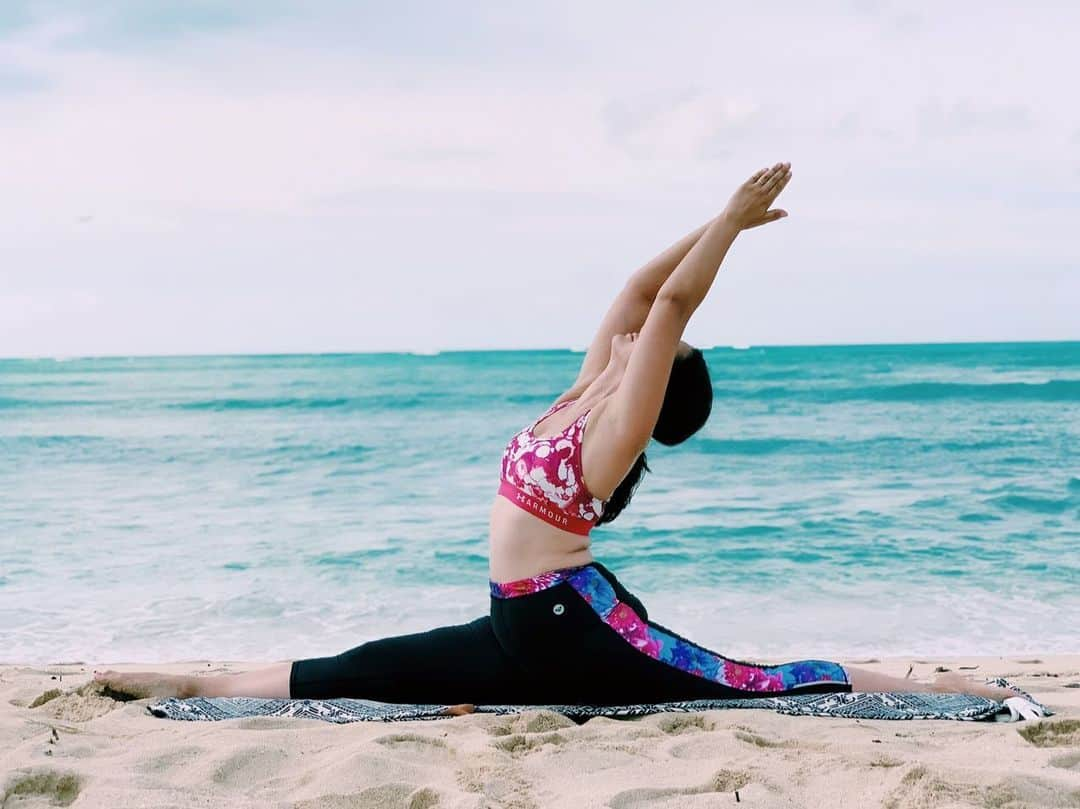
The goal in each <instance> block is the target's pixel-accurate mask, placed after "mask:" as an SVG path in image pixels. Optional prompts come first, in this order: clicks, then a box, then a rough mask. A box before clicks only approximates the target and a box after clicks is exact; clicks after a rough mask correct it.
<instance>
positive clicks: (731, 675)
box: [491, 565, 850, 692]
mask: <svg viewBox="0 0 1080 809" xmlns="http://www.w3.org/2000/svg"><path fill="white" fill-rule="evenodd" d="M563 582H568V583H569V584H570V586H571V587H572V588H573V589H574V590H575V591H576V592H577V593H578V594H579V595H580V596H581V597H582V598H584V599H585V601H586V602H587V603H588V604H589V606H590V607H592V608H593V610H594V611H595V612H596V614H597V615H599V616H600V617H601V619H603V621H604V623H606V624H607V625H608V626H610V627H611V628H612V629H614V630H615V631H616V632H618V633H619V635H620V636H621V637H622V638H623V639H624V640H625V641H626V642H627V643H629V644H630V645H631V646H633V647H634V648H635V649H637V650H638V651H639V652H642V653H643V654H647V655H648V656H649V657H652V658H655V659H656V660H659V661H661V662H663V663H667V664H668V665H670V666H673V667H674V668H677V669H679V670H680V671H685V672H687V673H689V674H693V675H695V676H697V677H704V678H706V679H708V680H713V681H715V682H718V683H721V684H723V685H726V686H729V687H731V688H737V689H739V690H740V691H751V692H773V691H788V690H790V689H793V688H798V687H800V686H808V685H820V684H825V683H827V684H836V685H846V684H849V682H850V681H849V680H848V676H847V672H846V671H844V667H843V666H841V665H840V664H839V663H833V662H831V661H829V660H796V661H794V662H791V663H781V664H780V665H776V666H765V665H757V664H754V663H743V662H739V661H736V660H729V659H728V658H726V657H724V656H723V655H720V654H717V653H716V652H712V651H709V650H708V649H703V648H702V647H700V646H697V645H696V644H693V643H691V642H690V641H688V640H686V639H684V638H680V637H678V636H676V635H673V634H671V633H670V632H666V631H665V630H663V629H661V628H659V627H657V626H653V625H652V624H650V623H649V622H648V621H645V620H643V619H642V618H641V617H640V616H639V615H638V614H637V612H635V611H634V609H633V608H632V607H631V606H630V605H629V604H626V603H625V602H622V601H619V599H618V596H616V594H615V589H614V588H613V587H612V586H611V582H609V581H608V580H607V579H606V578H604V575H603V574H602V573H600V571H598V570H597V569H596V568H595V567H592V566H591V565H585V566H583V567H571V568H564V569H562V570H552V571H549V572H547V573H541V574H540V575H539V576H533V577H532V578H528V579H519V580H517V581H511V582H491V594H492V595H493V596H494V597H495V598H515V597H517V596H525V595H531V594H533V593H539V592H541V591H542V590H547V589H548V588H549V587H554V586H556V585H558V584H562V583H563Z"/></svg>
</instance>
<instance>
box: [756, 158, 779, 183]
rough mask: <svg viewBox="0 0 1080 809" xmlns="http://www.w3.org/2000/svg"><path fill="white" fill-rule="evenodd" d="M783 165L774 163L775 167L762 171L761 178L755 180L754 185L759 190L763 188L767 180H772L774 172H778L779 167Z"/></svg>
mask: <svg viewBox="0 0 1080 809" xmlns="http://www.w3.org/2000/svg"><path fill="white" fill-rule="evenodd" d="M783 165H784V164H783V163H776V164H775V165H773V166H772V167H770V168H767V169H763V170H762V172H761V176H760V177H758V178H757V180H756V181H755V185H757V186H758V187H759V188H763V187H764V186H765V184H766V183H768V182H769V180H771V179H772V178H773V176H774V175H775V174H776V172H777V171H779V169H780V167H781V166H783Z"/></svg>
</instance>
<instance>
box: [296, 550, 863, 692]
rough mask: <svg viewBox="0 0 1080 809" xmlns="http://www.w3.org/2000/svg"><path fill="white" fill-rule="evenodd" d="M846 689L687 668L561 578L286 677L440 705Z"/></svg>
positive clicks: (316, 688) (299, 688)
mask: <svg viewBox="0 0 1080 809" xmlns="http://www.w3.org/2000/svg"><path fill="white" fill-rule="evenodd" d="M591 566H592V567H595V568H596V569H597V570H598V571H599V572H600V573H601V574H603V577H604V578H605V579H607V581H608V582H610V584H611V587H612V588H613V589H614V591H615V595H616V596H617V597H618V600H619V601H620V602H623V603H624V604H627V605H628V606H630V607H631V608H633V610H634V611H635V612H636V613H637V615H639V616H640V617H641V618H642V619H643V620H645V621H647V620H648V615H647V613H646V611H645V607H644V605H643V604H642V603H641V602H640V601H639V600H638V599H637V598H636V597H635V596H633V595H632V594H631V593H629V592H628V591H627V590H626V588H624V587H623V586H622V585H621V584H620V583H619V582H618V580H617V579H616V578H615V576H614V574H612V573H611V571H609V570H608V569H607V568H605V567H604V566H603V565H601V564H600V563H598V562H593V563H592V564H591ZM650 626H653V627H656V628H658V629H663V631H664V632H667V633H668V634H670V635H675V633H673V632H671V630H668V629H664V628H663V627H660V626H659V625H658V624H655V623H651V622H650ZM676 637H679V636H676ZM680 639H681V640H683V641H685V639H684V638H680ZM686 643H689V641H686ZM694 648H695V649H701V647H694ZM704 651H706V652H707V650H704ZM709 654H713V653H711V652H710V653H709ZM744 665H751V666H756V665H759V664H754V663H749V664H744ZM785 665H795V664H785ZM850 690H851V685H850V684H848V683H839V682H831V683H818V684H813V685H804V686H800V687H799V688H798V689H797V690H796V689H792V690H788V691H771V692H769V693H767V694H765V693H762V692H760V691H745V690H740V689H738V688H733V687H731V686H729V685H726V684H723V683H719V682H715V681H713V680H710V679H706V678H705V677H701V676H697V675H695V674H691V673H689V672H687V671H683V670H681V669H679V668H676V667H674V666H673V665H671V664H670V663H667V662H662V661H661V660H658V659H656V658H654V657H650V656H649V655H647V654H644V653H643V652H641V651H640V650H638V649H636V648H634V647H633V646H632V645H630V643H628V642H627V641H626V640H625V639H624V638H623V637H622V636H621V635H620V634H619V633H618V632H617V631H616V630H615V629H613V628H612V627H611V626H609V625H608V624H607V623H605V622H604V620H603V619H602V618H601V617H600V615H599V614H597V612H595V611H594V610H593V608H592V607H590V606H589V604H588V603H587V602H586V601H585V599H583V598H582V597H581V596H580V595H579V594H578V593H577V592H576V591H575V590H574V589H573V588H572V587H571V585H570V584H569V583H567V582H563V583H561V584H558V585H556V586H554V587H550V588H549V589H546V590H542V591H540V592H536V593H531V594H529V595H525V596H518V597H515V598H494V597H493V598H492V599H491V613H490V615H486V616H484V617H483V618H477V619H476V620H475V621H472V622H470V623H467V624H460V625H457V626H446V627H441V628H439V629H433V630H430V631H428V632H418V633H416V634H413V635H400V636H397V637H392V638H384V639H382V640H374V641H369V642H368V643H364V644H362V645H360V646H357V647H356V648H354V649H350V650H348V651H346V652H342V653H341V654H339V655H335V656H333V657H319V658H310V659H307V660H297V661H294V662H293V664H292V671H291V674H290V677H289V693H290V695H291V696H292V697H293V698H294V699H329V698H335V697H353V698H358V699H371V700H378V701H381V702H397V703H425V704H437V705H451V704H460V703H471V704H474V705H499V704H519V705H529V704H531V705H539V704H563V705H581V704H591V705H627V704H632V703H643V702H673V701H679V700H693V699H725V698H736V697H748V696H782V695H786V694H789V693H800V694H806V693H820V692H824V691H850Z"/></svg>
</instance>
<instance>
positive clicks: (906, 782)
mask: <svg viewBox="0 0 1080 809" xmlns="http://www.w3.org/2000/svg"><path fill="white" fill-rule="evenodd" d="M845 662H848V663H851V664H861V665H863V666H864V667H865V668H870V669H874V670H879V671H885V672H888V673H892V674H897V675H899V676H903V675H904V674H905V673H906V672H907V670H908V667H909V666H910V665H911V664H912V663H914V672H913V676H915V677H918V678H920V679H923V680H926V679H930V678H932V677H933V673H934V670H935V668H937V667H938V666H944V667H947V668H950V669H953V670H956V669H958V668H959V667H961V666H978V668H977V669H974V670H971V671H970V673H973V674H976V675H978V676H979V677H980V678H981V677H991V676H1005V677H1008V678H1009V679H1010V680H1011V681H1012V682H1013V683H1015V684H1016V685H1019V686H1020V687H1022V688H1024V689H1026V690H1028V691H1029V692H1031V693H1032V694H1033V695H1034V696H1035V697H1036V698H1038V699H1040V700H1041V701H1043V702H1044V703H1046V704H1047V705H1048V706H1049V707H1050V708H1051V709H1052V710H1054V711H1055V712H1056V715H1055V716H1053V717H1050V718H1048V719H1044V720H1041V721H1037V722H1020V723H1015V724H1010V723H991V722H957V721H923V720H919V721H865V720H850V719H831V718H820V717H790V716H782V715H779V714H776V713H774V712H772V711H767V710H726V711H710V712H705V713H700V714H660V715H656V716H650V717H645V718H642V719H636V720H631V721H624V720H612V719H605V718H599V719H592V720H590V721H589V722H587V723H585V724H584V725H575V724H573V723H572V722H570V721H568V720H566V719H565V718H564V717H561V716H558V715H556V714H551V713H547V712H542V711H532V712H528V713H526V714H522V715H520V716H503V717H500V716H491V715H470V716H463V717H457V718H452V719H441V720H435V721H427V722H392V723H375V722H362V723H355V724H350V725H331V724H327V723H323V722H318V721H312V720H296V719H275V718H259V719H248V720H231V721H226V722H175V721H170V720H165V719H157V718H155V717H153V716H151V715H150V714H149V713H148V712H147V710H146V706H147V704H149V703H150V702H151V700H137V701H132V702H114V701H113V700H111V699H107V698H105V697H102V696H100V695H97V694H94V693H92V691H93V687H92V686H91V687H89V688H85V689H82V691H83V692H84V693H81V694H80V693H78V691H77V689H79V687H80V686H84V685H86V684H87V683H88V682H89V681H90V678H91V676H92V672H93V670H94V669H95V668H97V669H105V668H116V669H119V670H123V671H138V670H145V669H147V668H159V669H162V670H166V671H171V672H175V673H181V672H203V673H207V674H210V673H216V672H221V671H243V670H246V669H248V668H252V667H254V665H255V664H251V663H220V662H207V661H195V662H187V663H176V664H171V665H168V666H158V667H150V666H147V665H146V664H135V665H130V664H129V665H124V664H108V665H99V664H89V665H86V664H79V663H74V664H70V663H68V664H58V665H52V666H44V667H33V666H18V665H3V666H0V697H2V699H0V706H2V707H0V758H2V761H3V763H2V765H0V770H2V773H0V775H2V779H3V780H2V784H0V806H2V807H3V808H4V809H9V807H16V806H18V807H37V806H67V805H71V806H74V807H98V806H101V807H155V808H156V809H157V808H160V809H164V808H165V807H189V806H191V807H194V806H199V807H207V806H223V807H236V808H239V807H297V808H298V809H300V808H301V807H303V808H304V809H307V808H309V807H310V809H316V808H317V807H327V808H328V809H345V807H350V809H367V808H370V809H396V808H397V807H402V808H405V807H408V809H429V808H430V807H468V809H479V808H480V807H513V808H514V809H529V808H530V807H568V808H573V809H588V808H589V807H611V809H638V808H640V809H661V807H668V808H669V809H673V808H674V807H679V809H695V808H697V807H700V808H701V809H704V807H731V806H736V805H738V806H739V807H743V806H745V807H748V809H749V807H830V809H838V808H839V807H874V806H884V807H892V809H905V808H907V807H912V808H914V807H969V806H979V807H998V808H999V809H1005V808H1006V807H1010V808H1011V807H1080V655H1066V656H1063V655H1051V656H1042V655H1032V656H1023V657H1016V658H1012V657H1004V658H998V657H982V658H966V659H956V658H951V659H945V658H941V659H920V660H919V661H914V660H912V659H910V658H896V659H891V660H884V661H881V662H876V661H875V662H866V661H856V660H848V661H845ZM50 689H60V690H61V691H62V692H63V693H62V694H61V696H58V697H55V698H53V699H50V700H48V701H46V702H44V703H43V704H40V705H37V706H36V707H31V705H33V704H34V701H35V700H36V699H38V698H39V697H41V695H42V694H44V693H45V692H47V691H49V690H50Z"/></svg>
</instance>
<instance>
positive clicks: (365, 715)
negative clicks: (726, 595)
mask: <svg viewBox="0 0 1080 809" xmlns="http://www.w3.org/2000/svg"><path fill="white" fill-rule="evenodd" d="M989 682H992V683H994V684H995V685H1002V686H1007V687H1010V688H1012V689H1013V690H1014V691H1016V693H1017V696H1022V697H1025V698H1027V699H1029V700H1031V702H1033V703H1034V704H1035V705H1038V706H1039V707H1040V708H1042V709H1043V710H1044V712H1045V714H1046V715H1047V716H1050V715H1051V714H1052V713H1053V712H1052V711H1051V710H1050V709H1049V708H1046V706H1044V705H1042V704H1041V703H1039V702H1038V701H1037V700H1035V699H1034V698H1032V697H1031V696H1030V695H1029V694H1027V693H1026V692H1024V691H1021V690H1020V689H1019V688H1017V687H1016V686H1012V685H1010V684H1009V683H1008V682H1007V681H1006V680H1003V679H997V680H991V681H989ZM726 708H771V709H773V710H775V711H778V712H779V713H782V714H790V715H801V716H836V717H844V718H857V719H960V720H965V721H994V720H995V719H1001V720H1005V721H1007V720H1008V719H1009V713H1010V712H1009V710H1008V708H1006V707H1005V706H1004V705H1003V704H1002V703H1000V702H995V701H994V700H991V699H986V698H984V697H973V696H968V695H966V694H918V693H860V692H855V693H832V694H806V695H804V696H794V697H754V698H751V699H725V700H694V701H689V702H659V703H653V704H648V703H646V704H641V705H620V706H593V705H477V706H476V713H491V714H513V713H521V712H522V711H531V710H548V711H554V712H555V713H560V714H563V715H565V716H567V717H569V718H570V719H572V720H574V721H575V722H584V721H586V720H588V719H591V718H592V717H594V716H608V717H632V716H646V715H648V714H654V713H664V712H672V711H673V712H682V713H689V712H693V711H715V710H720V709H726ZM147 710H149V711H150V713H152V714H153V715H154V716H158V717H161V718H163V719H185V720H193V721H214V720H219V719H240V718H247V717H252V716H283V717H296V718H301V719H320V720H322V721H324V722H336V723H343V722H397V721H405V720H416V719H440V718H443V717H446V716H448V715H450V714H449V713H448V706H445V705H394V704H391V703H386V702H373V701H370V700H363V699H255V698H250V697H212V698H206V697H192V698H191V699H177V698H175V697H169V698H167V699H164V700H161V701H160V702H157V703H155V704H153V705H149V706H147Z"/></svg>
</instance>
